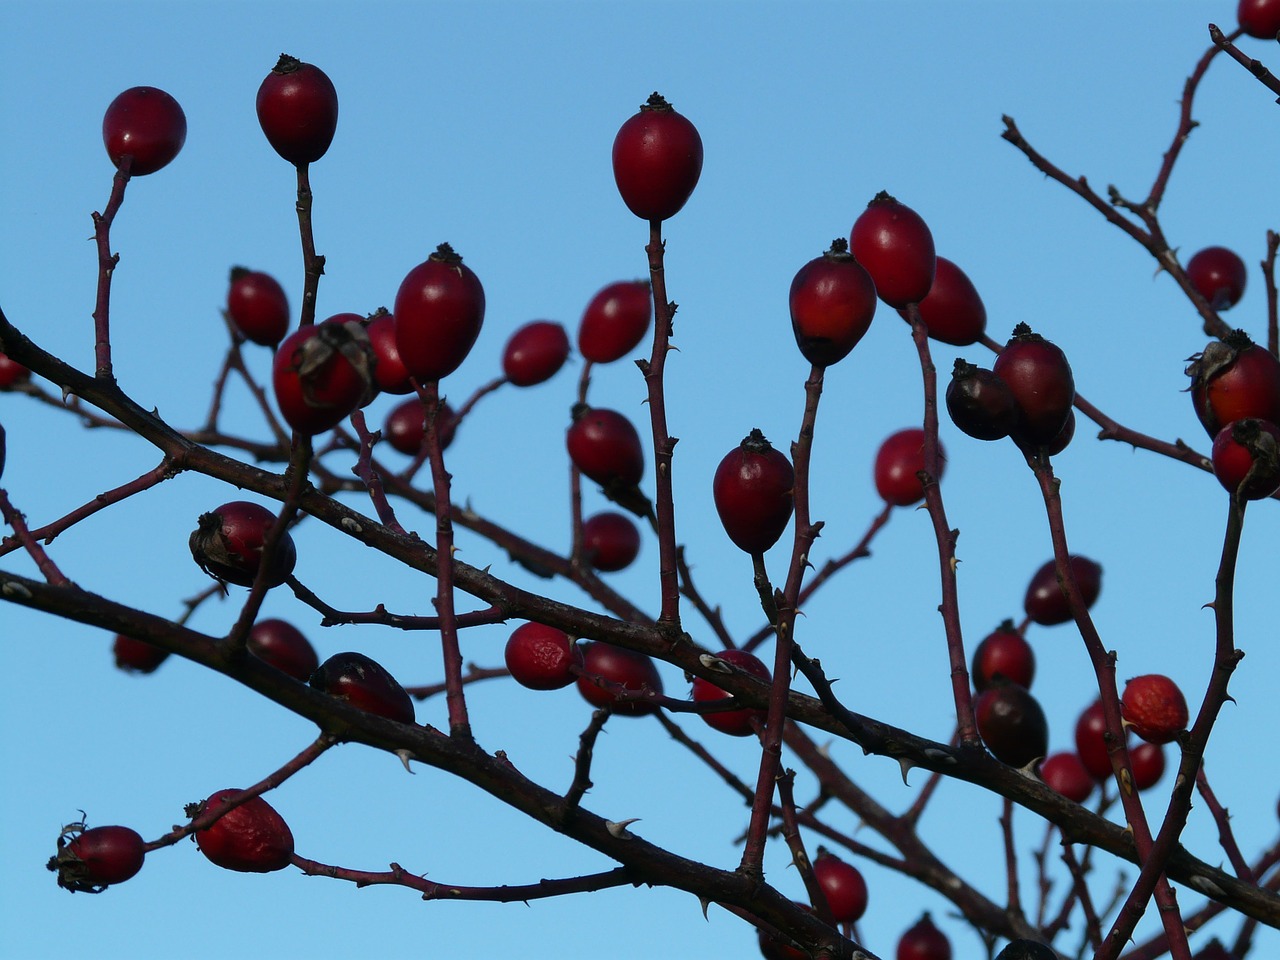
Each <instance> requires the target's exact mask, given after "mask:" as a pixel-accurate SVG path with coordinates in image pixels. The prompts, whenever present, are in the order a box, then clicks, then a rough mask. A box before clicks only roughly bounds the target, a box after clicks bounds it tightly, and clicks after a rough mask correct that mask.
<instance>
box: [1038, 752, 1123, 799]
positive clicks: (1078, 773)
mask: <svg viewBox="0 0 1280 960" xmlns="http://www.w3.org/2000/svg"><path fill="white" fill-rule="evenodd" d="M1107 769H1108V770H1110V765H1108V768H1107ZM1040 778H1041V779H1042V780H1044V782H1045V783H1046V784H1048V785H1049V787H1050V789H1052V790H1054V791H1056V792H1058V793H1060V794H1062V795H1063V796H1064V797H1066V798H1067V799H1068V800H1071V801H1073V802H1075V803H1084V802H1085V801H1086V800H1088V799H1089V794H1091V793H1093V786H1094V779H1093V774H1091V773H1090V772H1089V771H1088V770H1086V769H1085V766H1084V763H1082V762H1081V760H1080V757H1079V755H1078V754H1075V753H1071V752H1069V751H1067V752H1063V753H1055V754H1053V755H1051V756H1049V757H1046V758H1045V761H1044V763H1042V764H1040Z"/></svg>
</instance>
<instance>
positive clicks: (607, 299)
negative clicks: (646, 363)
mask: <svg viewBox="0 0 1280 960" xmlns="http://www.w3.org/2000/svg"><path fill="white" fill-rule="evenodd" d="M652 319H653V294H652V293H651V292H650V288H649V281H648V280H619V281H618V282H616V283H611V284H609V285H608V286H607V287H605V288H603V289H602V290H600V291H599V292H598V293H597V294H596V295H595V296H594V297H592V298H591V302H590V303H588V304H587V309H586V310H584V311H583V312H582V322H581V323H579V324H578V352H579V353H580V354H582V356H583V357H584V358H585V359H587V360H590V361H591V362H592V363H612V362H613V361H615V360H621V359H622V358H623V357H625V356H626V355H627V354H628V353H630V352H631V351H632V350H634V349H635V348H636V347H638V346H639V345H640V341H641V340H643V339H644V335H645V334H646V333H648V332H649V322H650V321H651V320H652Z"/></svg>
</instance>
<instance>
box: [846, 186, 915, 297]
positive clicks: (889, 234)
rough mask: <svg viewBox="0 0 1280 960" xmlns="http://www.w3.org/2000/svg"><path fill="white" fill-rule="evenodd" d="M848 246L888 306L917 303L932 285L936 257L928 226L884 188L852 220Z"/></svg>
mask: <svg viewBox="0 0 1280 960" xmlns="http://www.w3.org/2000/svg"><path fill="white" fill-rule="evenodd" d="M849 249H850V250H851V251H852V252H853V255H854V256H855V257H856V258H857V260H858V262H859V263H860V264H862V265H863V266H864V267H865V268H866V270H867V273H869V274H871V279H872V280H874V281H875V285H876V293H877V294H878V295H879V297H880V299H881V300H883V301H884V302H885V303H887V304H888V305H889V306H891V307H905V306H906V305H907V304H909V303H919V302H920V301H922V300H923V299H924V298H925V297H926V296H928V294H929V289H930V288H931V287H932V286H933V277H934V271H935V270H936V266H937V257H936V255H935V254H934V250H933V234H932V233H930V232H929V226H928V224H926V223H925V222H924V220H923V219H922V218H921V217H920V214H918V213H916V212H915V211H914V210H912V209H911V208H910V207H908V206H907V205H906V204H904V203H899V202H898V201H897V200H896V199H894V198H893V197H891V196H890V195H889V194H887V193H885V192H884V191H883V190H882V191H881V192H880V193H877V194H876V195H875V197H874V198H873V199H872V201H871V202H870V203H869V204H867V209H866V210H864V211H862V214H861V215H860V216H859V217H858V219H857V220H855V221H854V224H853V230H852V231H851V232H850V234H849Z"/></svg>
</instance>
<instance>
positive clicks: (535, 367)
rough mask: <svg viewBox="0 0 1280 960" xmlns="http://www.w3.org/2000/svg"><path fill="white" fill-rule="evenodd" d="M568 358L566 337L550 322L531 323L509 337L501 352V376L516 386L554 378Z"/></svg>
mask: <svg viewBox="0 0 1280 960" xmlns="http://www.w3.org/2000/svg"><path fill="white" fill-rule="evenodd" d="M567 359H569V335H568V334H567V333H565V330H564V327H562V326H561V325H560V324H558V323H555V322H554V321H552V320H534V321H533V322H532V323H526V324H525V325H524V326H523V327H521V328H520V329H519V330H517V331H516V332H515V333H513V334H512V335H511V339H510V340H508V341H507V346H506V348H505V349H504V350H503V353H502V373H503V375H504V376H505V377H506V378H507V380H509V381H510V382H511V383H512V384H514V385H515V386H517V387H532V386H534V385H535V384H539V383H544V382H546V381H547V380H550V379H551V378H552V377H554V376H555V375H556V374H557V373H558V372H559V371H560V368H561V367H563V366H564V362H565V361H566V360H567Z"/></svg>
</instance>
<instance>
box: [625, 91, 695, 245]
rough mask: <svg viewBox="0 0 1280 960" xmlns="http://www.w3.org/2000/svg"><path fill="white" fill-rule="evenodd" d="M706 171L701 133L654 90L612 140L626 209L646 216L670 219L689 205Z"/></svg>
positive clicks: (647, 218) (656, 218)
mask: <svg viewBox="0 0 1280 960" xmlns="http://www.w3.org/2000/svg"><path fill="white" fill-rule="evenodd" d="M701 174H702V137H700V136H699V135H698V130H697V128H696V127H695V126H694V125H693V124H692V123H690V122H689V121H688V119H686V118H685V117H684V116H683V115H682V114H679V113H677V112H676V111H675V110H674V109H672V107H671V104H669V103H667V101H666V100H664V99H663V98H662V97H661V96H660V95H659V94H657V93H654V94H653V95H652V96H650V97H649V100H648V102H646V103H645V104H643V105H642V106H641V107H640V112H639V113H637V114H635V115H634V116H632V117H630V118H629V119H628V120H627V121H626V122H625V123H624V124H623V125H622V127H621V129H619V130H618V135H617V136H616V137H615V138H614V140H613V179H614V181H615V182H616V183H617V184H618V193H620V194H621V195H622V202H623V203H625V204H626V205H627V209H628V210H630V211H631V212H632V213H634V214H635V215H636V216H637V217H640V218H641V219H642V220H668V219H670V218H671V217H674V216H675V215H676V214H677V213H678V212H679V211H680V208H681V207H683V206H684V205H685V202H686V201H687V200H688V199H689V196H690V195H691V194H692V193H693V188H694V187H696V186H697V185H698V177H699V176H701Z"/></svg>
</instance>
